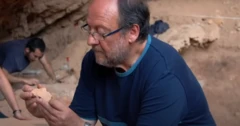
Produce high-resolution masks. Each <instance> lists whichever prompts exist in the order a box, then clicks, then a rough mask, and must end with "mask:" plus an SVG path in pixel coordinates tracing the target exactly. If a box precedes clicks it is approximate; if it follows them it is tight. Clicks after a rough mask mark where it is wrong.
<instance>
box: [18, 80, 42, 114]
mask: <svg viewBox="0 0 240 126" xmlns="http://www.w3.org/2000/svg"><path fill="white" fill-rule="evenodd" d="M37 86H38V88H42V86H41V85H39V84H38V85H37ZM22 90H23V93H21V94H20V97H21V98H22V99H23V100H25V104H26V108H27V109H28V111H29V112H30V113H31V114H32V115H33V116H35V117H38V118H42V112H41V111H40V110H39V107H38V105H37V103H36V102H37V97H35V96H34V95H33V94H32V92H31V91H32V90H33V88H32V87H31V86H29V85H25V86H24V87H23V89H22Z"/></svg>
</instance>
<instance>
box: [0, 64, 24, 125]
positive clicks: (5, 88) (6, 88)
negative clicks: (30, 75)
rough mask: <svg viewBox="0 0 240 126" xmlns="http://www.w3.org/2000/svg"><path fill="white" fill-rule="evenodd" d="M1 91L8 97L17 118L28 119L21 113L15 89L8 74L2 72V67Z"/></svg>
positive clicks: (0, 71)
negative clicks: (7, 76)
mask: <svg viewBox="0 0 240 126" xmlns="http://www.w3.org/2000/svg"><path fill="white" fill-rule="evenodd" d="M0 91H1V92H2V93H3V95H4V97H5V98H6V100H7V102H8V104H9V106H10V107H11V108H12V110H13V111H16V113H15V115H14V117H15V118H17V119H21V120H24V119H26V118H25V117H23V116H22V115H21V111H19V110H20V109H19V106H18V104H17V100H16V98H15V95H14V92H13V89H12V87H11V85H10V83H9V82H8V80H7V78H6V76H5V75H4V73H3V72H2V69H1V68H0Z"/></svg>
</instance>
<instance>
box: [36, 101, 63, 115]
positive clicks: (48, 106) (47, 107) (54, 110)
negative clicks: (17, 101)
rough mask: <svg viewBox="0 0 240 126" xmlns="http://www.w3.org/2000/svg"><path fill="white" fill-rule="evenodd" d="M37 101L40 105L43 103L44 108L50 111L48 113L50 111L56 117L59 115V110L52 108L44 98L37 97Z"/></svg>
mask: <svg viewBox="0 0 240 126" xmlns="http://www.w3.org/2000/svg"><path fill="white" fill-rule="evenodd" d="M37 103H38V104H39V105H41V106H42V107H43V109H45V110H46V111H48V113H50V114H51V115H52V116H54V117H58V116H59V112H58V110H56V109H55V108H52V107H51V106H50V105H49V103H48V102H46V101H44V100H43V99H42V98H37Z"/></svg>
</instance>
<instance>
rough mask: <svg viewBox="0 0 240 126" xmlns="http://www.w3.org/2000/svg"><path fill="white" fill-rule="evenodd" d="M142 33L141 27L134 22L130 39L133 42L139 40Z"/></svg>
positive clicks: (129, 35) (130, 31)
mask: <svg viewBox="0 0 240 126" xmlns="http://www.w3.org/2000/svg"><path fill="white" fill-rule="evenodd" d="M139 33H140V27H139V25H137V24H134V25H133V26H132V27H131V28H130V30H129V32H128V41H129V42H130V43H133V42H135V41H136V40H137V38H138V36H139Z"/></svg>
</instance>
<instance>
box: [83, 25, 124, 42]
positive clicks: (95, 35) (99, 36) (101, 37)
mask: <svg viewBox="0 0 240 126" xmlns="http://www.w3.org/2000/svg"><path fill="white" fill-rule="evenodd" d="M81 28H82V29H83V30H84V31H86V32H87V33H88V34H89V35H92V37H93V38H94V39H95V40H99V41H102V40H104V39H105V38H106V37H108V36H110V35H113V34H115V33H117V32H119V31H120V30H122V29H123V28H124V27H121V28H119V29H117V30H114V31H112V32H110V33H107V34H99V33H97V32H93V33H91V32H90V28H89V26H88V24H85V25H83V26H82V27H81Z"/></svg>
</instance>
